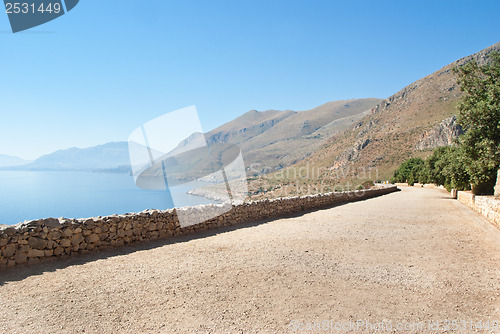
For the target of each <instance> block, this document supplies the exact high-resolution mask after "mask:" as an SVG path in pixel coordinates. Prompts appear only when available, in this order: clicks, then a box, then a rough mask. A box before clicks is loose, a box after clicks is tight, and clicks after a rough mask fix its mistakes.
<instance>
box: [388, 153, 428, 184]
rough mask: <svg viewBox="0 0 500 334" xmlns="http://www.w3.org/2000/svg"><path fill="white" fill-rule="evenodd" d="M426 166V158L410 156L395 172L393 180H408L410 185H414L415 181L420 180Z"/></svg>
mask: <svg viewBox="0 0 500 334" xmlns="http://www.w3.org/2000/svg"><path fill="white" fill-rule="evenodd" d="M424 166H425V163H424V160H422V159H420V158H410V159H408V160H406V161H405V162H403V163H402V164H401V166H399V168H398V169H397V170H396V171H395V172H394V177H393V181H394V182H408V184H409V185H413V184H414V183H415V182H417V181H419V176H420V173H421V171H422V169H423V168H424Z"/></svg>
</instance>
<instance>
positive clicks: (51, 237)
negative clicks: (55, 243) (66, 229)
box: [47, 230, 61, 240]
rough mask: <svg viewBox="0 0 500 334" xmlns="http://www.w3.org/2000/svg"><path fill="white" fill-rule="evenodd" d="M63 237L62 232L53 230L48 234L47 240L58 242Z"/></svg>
mask: <svg viewBox="0 0 500 334" xmlns="http://www.w3.org/2000/svg"><path fill="white" fill-rule="evenodd" d="M60 237H61V232H59V231H58V230H52V231H50V232H49V233H48V234H47V239H49V240H57V239H59V238H60Z"/></svg>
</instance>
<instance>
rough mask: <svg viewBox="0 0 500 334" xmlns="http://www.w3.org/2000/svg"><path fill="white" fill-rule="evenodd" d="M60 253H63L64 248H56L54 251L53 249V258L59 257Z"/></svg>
mask: <svg viewBox="0 0 500 334" xmlns="http://www.w3.org/2000/svg"><path fill="white" fill-rule="evenodd" d="M62 253H64V248H62V247H56V249H54V255H55V256H59V255H61V254H62Z"/></svg>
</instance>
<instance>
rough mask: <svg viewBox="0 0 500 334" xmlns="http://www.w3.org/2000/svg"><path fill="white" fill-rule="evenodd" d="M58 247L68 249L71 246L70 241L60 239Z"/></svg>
mask: <svg viewBox="0 0 500 334" xmlns="http://www.w3.org/2000/svg"><path fill="white" fill-rule="evenodd" d="M59 245H61V247H64V248H66V247H69V246H71V240H70V239H61V241H59Z"/></svg>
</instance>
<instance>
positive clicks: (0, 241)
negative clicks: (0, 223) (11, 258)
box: [0, 238, 9, 247]
mask: <svg viewBox="0 0 500 334" xmlns="http://www.w3.org/2000/svg"><path fill="white" fill-rule="evenodd" d="M8 242H9V239H7V238H1V239H0V247H3V246H5V245H7V243H8Z"/></svg>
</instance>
